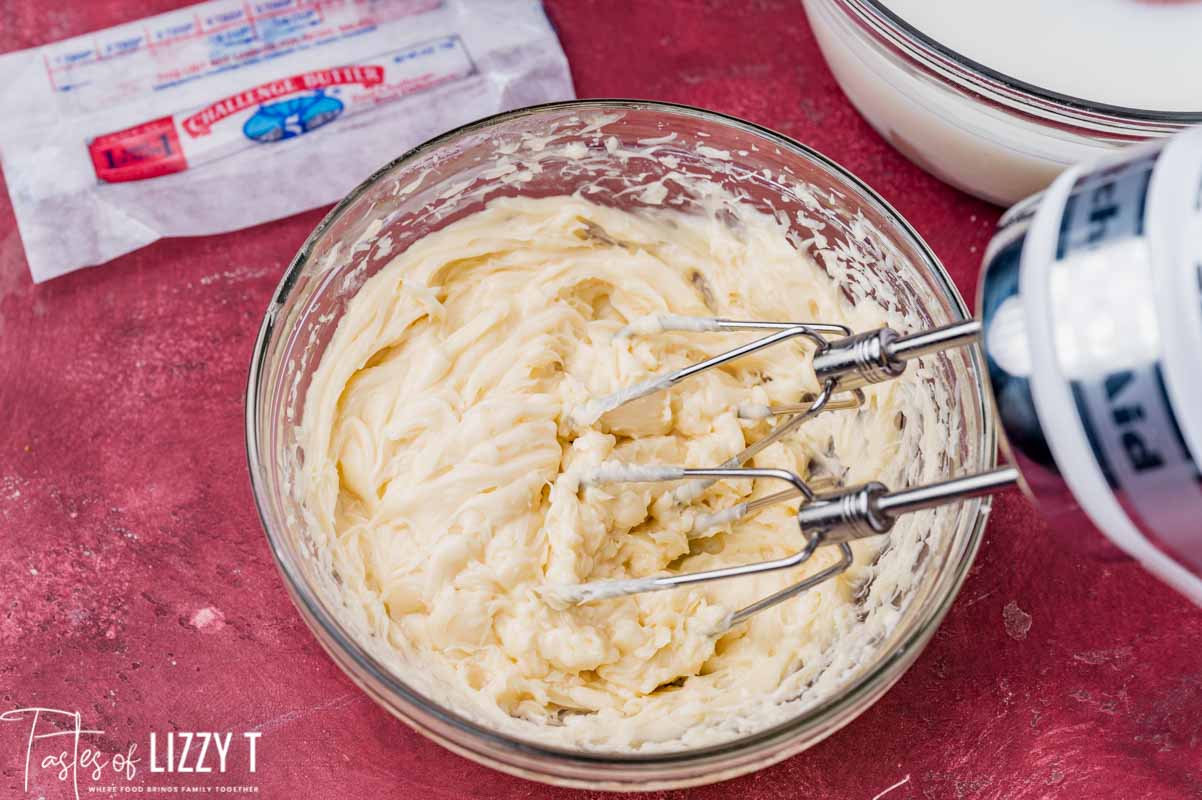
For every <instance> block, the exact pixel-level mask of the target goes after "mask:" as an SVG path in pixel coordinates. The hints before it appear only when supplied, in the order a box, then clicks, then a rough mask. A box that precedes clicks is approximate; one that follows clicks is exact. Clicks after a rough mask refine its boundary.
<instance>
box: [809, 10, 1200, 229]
mask: <svg viewBox="0 0 1202 800" xmlns="http://www.w3.org/2000/svg"><path fill="white" fill-rule="evenodd" d="M803 5H804V6H805V9H806V12H807V14H808V16H809V19H810V23H811V25H812V27H813V29H814V34H815V36H816V37H817V39H818V43H819V46H820V47H821V48H822V52H823V54H824V55H825V56H826V59H827V62H828V63H829V64H830V67H831V70H832V71H833V72H834V74H835V77H836V79H837V80H838V81H839V84H840V86H842V88H843V90H844V91H845V92H846V93H847V95H848V97H849V98H850V99H851V101H852V103H853V104H854V105H855V106H856V108H857V109H859V111H860V112H861V113H862V114H863V115H864V116H865V118H867V119H868V121H869V122H870V123H871V124H872V125H873V127H875V128H876V129H877V130H878V131H879V132H880V133H881V135H882V136H884V137H885V138H887V139H888V140H889V141H890V143H891V144H893V145H894V146H895V147H897V148H898V149H899V150H901V151H902V152H903V153H905V154H906V156H908V157H909V158H910V159H912V160H913V161H914V162H915V163H917V164H918V165H920V166H922V167H923V168H924V169H926V170H927V171H929V172H931V173H932V174H934V175H935V176H937V177H939V178H940V179H942V180H945V181H947V182H948V183H951V184H952V185H954V186H956V187H958V188H960V189H963V190H965V191H967V192H970V193H972V194H974V195H976V196H977V197H980V198H983V199H985V200H989V201H991V202H994V203H999V204H1003V205H1009V204H1012V203H1014V202H1016V201H1017V200H1020V199H1021V198H1023V197H1025V196H1027V195H1029V194H1032V193H1034V192H1037V191H1039V190H1041V189H1043V188H1044V187H1045V186H1047V184H1048V183H1049V182H1051V180H1052V179H1053V178H1054V177H1055V176H1056V175H1057V174H1059V173H1060V172H1061V171H1062V170H1064V169H1065V168H1066V167H1068V166H1070V165H1072V164H1074V163H1077V162H1080V161H1083V160H1086V159H1089V158H1092V157H1095V156H1097V155H1099V154H1100V153H1104V152H1106V151H1108V150H1110V149H1113V148H1115V147H1121V146H1124V145H1127V144H1131V143H1134V142H1140V141H1144V140H1147V139H1152V138H1157V137H1161V136H1167V135H1171V134H1172V133H1174V132H1176V131H1178V130H1180V129H1181V128H1183V127H1186V126H1189V125H1194V124H1199V123H1202V80H1200V79H1199V78H1198V76H1199V75H1200V74H1202V48H1199V47H1198V46H1197V37H1198V34H1199V33H1200V32H1202V2H1194V1H1193V0H1180V1H1178V2H1158V1H1157V0H1091V2H1089V3H1078V2H1071V0H1011V2H1007V3H997V2H992V0H959V2H955V3H936V2H931V1H930V0H803Z"/></svg>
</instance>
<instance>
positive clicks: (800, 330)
mask: <svg viewBox="0 0 1202 800" xmlns="http://www.w3.org/2000/svg"><path fill="white" fill-rule="evenodd" d="M673 330H677V331H680V330H687V331H719V332H728V331H748V330H758V331H773V333H771V334H769V335H767V336H764V337H762V338H760V339H756V340H754V341H751V342H748V343H747V344H744V345H742V346H740V347H736V348H734V349H732V350H728V351H726V352H724V353H721V354H719V355H716V356H714V357H713V358H709V359H706V360H705V361H701V362H699V363H696V364H692V365H690V366H688V367H685V368H683V369H680V370H676V371H675V372H670V373H666V374H664V375H660V376H657V377H655V378H652V379H650V380H648V381H644V382H643V383H640V384H637V385H635V386H632V387H628V388H626V389H622V390H620V391H617V392H615V393H613V394H610V395H607V396H605V397H601V398H596V399H594V400H591V401H589V403H587V404H586V405H584V406H582V407H581V408H580V409H578V410H577V411H576V412H575V413H574V414H573V416H572V418H573V420H574V421H576V422H578V423H580V424H589V423H591V422H593V421H595V420H597V419H599V418H600V417H601V416H602V415H604V414H606V413H608V412H610V411H612V410H614V409H616V408H618V407H620V406H623V405H625V404H626V403H629V402H631V401H633V400H637V399H639V398H641V397H646V396H648V395H650V394H654V393H655V392H658V391H662V390H665V389H668V388H670V387H672V386H675V385H676V384H678V383H680V382H681V381H684V380H686V379H688V378H690V377H692V376H694V375H697V374H699V373H702V372H705V371H706V370H710V369H714V368H715V367H719V366H721V365H723V364H727V363H730V362H731V361H734V360H736V359H738V358H741V357H743V356H746V355H749V354H751V353H755V352H758V351H760V350H763V349H765V348H768V347H772V346H774V345H777V344H780V343H782V342H786V341H789V340H792V339H797V338H802V339H806V340H808V341H809V342H810V343H812V344H813V346H814V351H813V368H814V373H815V375H816V376H817V378H818V384H819V386H820V387H821V389H820V391H819V392H818V393H817V394H816V395H814V396H812V397H809V398H803V399H805V400H806V401H807V402H803V403H800V404H797V405H790V406H782V407H776V408H767V407H755V406H742V407H740V409H739V414H740V416H743V417H750V418H762V417H767V416H782V417H784V420H783V421H782V422H779V423H778V424H777V425H776V426H774V427H773V428H772V430H771V431H770V432H769V433H768V435H767V436H765V437H764V438H762V439H759V440H758V441H756V442H754V443H752V444H751V445H750V446H748V447H747V448H746V449H744V450H743V451H742V452H740V453H738V454H737V455H735V456H734V457H732V458H731V459H729V460H728V461H726V462H724V463H723V464H721V465H719V466H717V467H713V468H706V469H687V468H684V467H675V466H658V465H623V464H607V465H603V466H602V467H601V468H599V469H597V470H595V471H594V472H593V473H591V474H589V475H587V476H586V477H585V479H584V481H583V482H584V483H585V484H586V485H594V486H595V485H603V484H608V483H641V482H660V481H678V480H689V481H690V483H687V484H685V485H684V486H682V487H680V488H679V489H678V490H677V491H676V493H675V497H676V500H677V502H679V503H681V504H687V503H689V502H692V501H693V500H695V499H696V498H697V497H699V496H700V495H701V493H702V492H704V491H705V489H706V488H708V487H709V486H711V485H713V484H714V483H715V482H717V481H718V480H721V479H724V478H742V479H747V478H751V479H755V478H766V479H770V480H778V481H781V482H783V483H786V484H788V485H789V486H788V488H786V489H784V490H783V491H780V492H777V493H775V494H772V495H768V496H765V497H762V498H759V499H756V500H751V501H747V502H744V503H741V504H739V505H737V506H734V507H733V508H730V509H727V510H725V511H720V512H718V513H716V514H704V515H700V516H699V517H698V519H697V520H696V521H695V523H694V531H696V532H702V531H703V530H704V529H706V528H709V527H714V526H717V525H720V524H725V523H728V522H734V521H736V520H738V519H741V518H743V517H745V516H747V515H749V514H751V513H753V512H755V511H757V510H759V509H761V508H763V507H765V506H767V505H771V504H773V503H779V502H783V501H785V500H790V499H794V498H797V497H800V498H802V504H801V508H800V510H799V511H798V513H797V517H796V519H797V524H798V526H799V527H800V529H801V531H802V535H803V536H804V537H805V540H806V545H805V547H804V548H803V549H802V550H801V551H800V552H798V553H795V554H793V555H791V556H787V557H785V558H779V559H774V560H770V561H760V562H757V563H752V564H743V565H739V566H733V567H723V568H721V569H712V570H705V571H703V572H690V573H685V574H681V575H665V576H661V577H655V578H635V579H625V580H609V581H596V582H591V583H585V584H579V585H576V586H562V587H555V596H556V597H557V598H558V599H559V600H560V602H562V603H564V604H580V603H587V602H591V601H594V600H600V599H604V598H611V597H621V596H624V595H629V594H637V593H641V592H650V591H659V590H662V589H671V588H675V587H677V586H685V585H689V584H694V583H702V582H705V581H713V580H721V579H725V578H735V577H739V576H743V575H756V574H760V573H764V572H773V571H775V570H781V569H789V568H792V567H796V566H799V565H801V564H803V563H805V562H806V561H808V560H809V559H810V558H811V557H812V556H813V555H814V553H815V552H816V551H817V549H818V548H819V547H822V546H825V545H838V547H839V550H840V560H839V561H838V562H837V563H835V564H834V565H832V566H830V567H828V568H826V569H824V570H822V571H820V572H818V573H816V574H814V575H811V576H809V577H808V578H806V579H805V580H803V581H801V582H800V583H797V584H795V585H793V586H790V587H788V588H787V589H783V590H781V591H779V592H777V593H775V594H773V595H770V596H768V597H765V598H763V599H762V600H759V601H757V602H755V603H752V604H751V605H749V606H747V607H745V608H742V609H739V610H738V611H736V612H734V613H733V614H731V615H730V616H729V617H728V618H727V620H726V625H725V626H723V629H725V628H728V627H729V626H731V625H735V624H738V623H739V622H742V621H743V620H745V619H747V618H748V617H750V616H751V615H752V614H755V613H757V612H759V611H762V610H764V609H766V608H769V607H771V606H774V605H777V604H778V603H782V602H784V601H785V600H788V599H789V598H791V597H795V596H796V595H798V594H800V593H802V592H804V591H806V590H807V589H810V588H812V587H814V586H816V585H818V584H819V583H821V582H823V581H825V580H827V579H829V578H832V577H834V576H835V575H838V574H839V573H841V572H843V571H844V570H846V569H847V568H848V567H849V566H851V563H852V552H851V548H850V547H849V545H848V543H849V542H851V541H853V540H855V539H859V538H863V537H866V536H875V535H878V534H884V533H888V532H889V531H890V530H891V529H892V527H893V524H894V522H895V520H896V519H897V517H898V516H900V515H901V514H904V513H907V512H910V511H917V510H919V509H925V508H932V507H934V506H939V505H943V504H946V503H953V502H957V501H959V500H965V499H968V498H972V497H979V496H982V495H985V494H990V493H992V492H995V491H998V490H1000V489H1003V488H1007V487H1010V486H1014V485H1016V483H1017V481H1018V477H1019V474H1018V471H1017V470H1015V469H1014V468H1012V467H1004V468H999V469H995V470H992V471H989V472H984V473H980V474H977V475H969V476H965V477H960V478H953V479H951V480H946V481H942V482H939V483H935V484H931V485H928V486H920V487H916V488H911V489H903V490H901V491H896V492H893V491H890V490H889V488H888V487H886V486H885V485H884V484H882V483H879V482H876V481H874V482H871V483H867V484H864V485H862V486H855V487H851V488H835V489H833V490H831V491H817V490H816V488H815V486H813V485H811V484H809V483H807V482H806V481H804V480H803V479H802V478H801V477H800V476H799V475H797V474H796V473H794V472H791V471H789V470H784V469H755V468H748V467H744V466H743V464H745V463H746V462H747V461H748V460H750V459H751V458H752V457H753V456H755V455H756V454H757V453H759V452H761V451H762V450H763V449H764V448H766V447H768V445H770V444H772V443H773V442H776V441H778V440H780V439H781V438H782V437H784V436H786V435H788V434H789V433H791V432H792V431H794V430H796V429H797V428H799V427H800V426H801V425H802V424H804V423H805V422H806V421H807V420H810V419H813V418H814V417H816V416H817V415H819V414H821V413H824V412H829V411H838V410H844V409H852V408H857V407H859V405H860V404H861V403H862V402H863V399H864V396H863V392H862V387H864V386H868V385H871V384H875V383H881V382H883V381H887V380H891V379H893V378H896V377H898V376H900V375H901V374H903V373H904V372H905V370H906V366H907V364H908V363H909V362H910V361H912V360H914V359H916V358H919V357H921V356H924V355H931V354H934V353H938V352H941V351H943V350H947V349H951V348H955V347H961V346H965V345H968V344H972V343H974V342H976V341H977V340H978V338H979V337H980V334H981V323H980V322H978V321H977V320H966V321H963V322H955V323H952V324H950V325H945V326H943V327H939V328H935V329H933V330H929V331H924V332H921V333H915V334H911V335H908V336H902V335H900V334H898V333H897V332H896V331H894V330H893V329H891V328H887V327H886V328H880V329H878V330H873V331H867V332H863V333H852V332H851V331H850V330H849V329H847V328H845V327H843V326H841V325H829V324H818V323H793V322H748V321H739V320H727V319H713V318H705V317H679V316H672V315H663V316H655V317H649V318H645V319H642V320H638V321H635V322H634V323H632V324H631V325H629V326H627V328H625V329H623V330H622V331H621V332H620V333H619V334H618V335H619V337H626V336H633V335H640V334H647V333H657V332H662V331H673ZM824 334H825V335H824ZM829 334H835V335H836V336H837V338H828V336H827V335H829Z"/></svg>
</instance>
